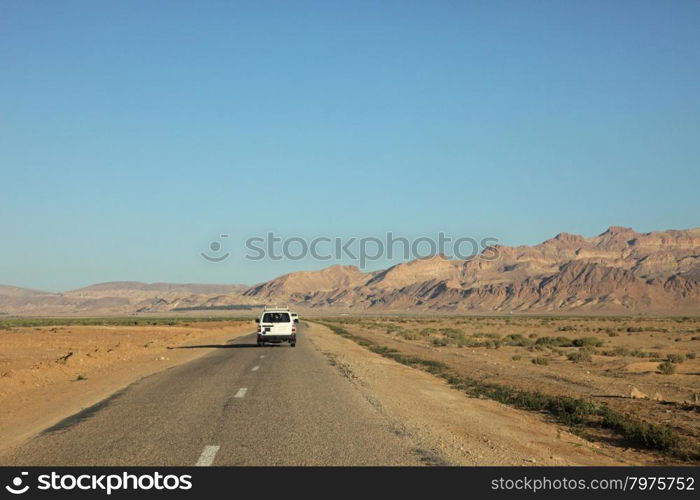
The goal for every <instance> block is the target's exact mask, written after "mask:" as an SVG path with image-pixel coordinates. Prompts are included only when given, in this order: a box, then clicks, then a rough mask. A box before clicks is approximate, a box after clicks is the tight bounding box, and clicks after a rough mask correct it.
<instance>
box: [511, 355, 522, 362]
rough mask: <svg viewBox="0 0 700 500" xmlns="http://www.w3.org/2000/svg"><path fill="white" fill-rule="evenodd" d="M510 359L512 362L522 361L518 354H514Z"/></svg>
mask: <svg viewBox="0 0 700 500" xmlns="http://www.w3.org/2000/svg"><path fill="white" fill-rule="evenodd" d="M510 359H512V360H513V361H520V360H521V359H522V356H521V355H519V354H514V355H513V356H512V357H511V358H510Z"/></svg>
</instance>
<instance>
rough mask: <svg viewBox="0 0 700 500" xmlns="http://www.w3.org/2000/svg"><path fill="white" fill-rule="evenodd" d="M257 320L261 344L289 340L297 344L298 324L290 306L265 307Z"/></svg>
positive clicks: (292, 343)
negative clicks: (290, 310)
mask: <svg viewBox="0 0 700 500" xmlns="http://www.w3.org/2000/svg"><path fill="white" fill-rule="evenodd" d="M297 321H298V320H297ZM255 322H256V323H258V345H259V346H261V345H264V344H265V342H273V343H276V344H280V343H282V342H289V345H291V346H292V347H295V346H296V345H297V325H296V322H295V320H294V318H292V314H291V313H290V312H289V308H288V307H265V309H264V310H263V312H262V314H261V315H260V317H259V318H257V319H256V320H255Z"/></svg>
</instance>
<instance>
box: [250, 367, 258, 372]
mask: <svg viewBox="0 0 700 500" xmlns="http://www.w3.org/2000/svg"><path fill="white" fill-rule="evenodd" d="M259 368H260V367H259V366H254V367H253V369H252V370H250V371H252V372H256V371H258V369H259Z"/></svg>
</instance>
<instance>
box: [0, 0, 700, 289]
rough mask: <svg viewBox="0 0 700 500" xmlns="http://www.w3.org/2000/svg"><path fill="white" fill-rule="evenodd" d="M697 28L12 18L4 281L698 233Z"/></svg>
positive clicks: (66, 14) (78, 12)
mask: <svg viewBox="0 0 700 500" xmlns="http://www.w3.org/2000/svg"><path fill="white" fill-rule="evenodd" d="M698 25H700V3H699V2H697V1H672V2H657V1H641V0H635V1H616V2H607V1H591V2H560V1H515V0H513V1H484V2H475V1H472V2H470V1H462V2H448V1H443V2H440V1H431V2H427V1H397V2H394V1H379V2H377V1H371V2H370V1H367V2H364V1H347V2H335V1H327V0H326V1H319V2H304V1H295V2H289V1H280V2H271V1H250V2H233V1H204V2H194V1H187V2H186V1H167V2H156V1H149V2H142V1H122V2H106V1H104V2H102V1H98V2H95V1H84V2H83V1H64V2H34V1H28V0H22V1H4V2H3V8H2V15H1V16H0V68H2V69H1V70H0V73H1V76H0V174H1V175H0V235H2V236H1V238H2V239H1V240H0V241H1V243H0V283H6V284H14V285H19V286H28V287H35V288H41V289H48V290H63V289H69V288H74V287H78V286H82V285H85V284H89V283H94V282H99V281H111V280H140V281H149V282H150V281H177V282H216V283H237V282H243V283H255V282H258V281H262V280H265V279H269V278H271V277H273V276H276V275H278V274H281V273H283V272H288V271H292V270H296V269H301V268H306V269H314V268H321V267H325V266H326V265H328V264H329V262H314V261H311V260H304V261H302V262H299V261H274V262H273V261H269V260H264V261H258V262H250V261H247V260H245V259H243V257H242V256H243V254H244V247H243V241H244V240H245V239H246V238H248V237H251V236H259V235H264V234H266V233H267V232H268V231H273V232H275V233H276V234H280V235H282V236H286V237H289V236H302V237H305V238H312V237H314V236H318V235H329V236H341V237H349V236H357V235H367V236H373V235H380V234H383V233H384V232H386V231H393V232H394V233H395V234H400V235H403V236H406V237H412V238H415V237H418V236H421V235H428V236H433V235H435V234H436V233H437V232H438V231H444V232H446V233H448V234H451V235H455V236H463V235H466V236H471V237H484V236H493V237H496V238H498V239H499V240H500V241H501V242H502V243H504V244H533V243H537V242H540V241H542V240H544V239H546V238H549V237H551V236H553V235H555V234H556V233H558V232H560V231H567V232H572V233H579V234H584V235H586V236H592V235H595V234H598V233H600V232H602V231H603V230H604V229H605V228H606V227H607V226H609V225H625V226H632V227H634V228H635V229H637V230H639V231H651V230H658V229H668V228H687V227H694V226H698V225H700V223H699V222H698V214H700V196H698V188H699V187H700V161H699V160H700V31H698V29H697V26H698ZM222 233H225V234H230V235H231V236H230V237H229V238H228V239H226V240H224V249H223V250H225V249H228V250H230V251H231V254H232V256H231V258H229V259H227V260H226V261H224V262H222V263H220V264H214V263H210V262H207V261H206V260H204V259H203V258H201V256H200V255H199V252H201V251H204V250H207V248H208V245H209V243H210V242H211V241H213V240H215V239H216V238H217V237H218V235H220V234H222ZM223 250H222V251H223ZM331 263H335V262H331ZM345 263H353V262H345ZM388 263H389V262H385V261H379V262H375V263H373V265H372V266H373V268H376V267H381V266H383V265H387V264H388ZM372 266H371V267H372Z"/></svg>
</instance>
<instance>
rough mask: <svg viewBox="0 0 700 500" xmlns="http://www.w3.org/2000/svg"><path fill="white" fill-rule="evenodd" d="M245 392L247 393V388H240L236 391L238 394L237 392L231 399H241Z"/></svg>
mask: <svg viewBox="0 0 700 500" xmlns="http://www.w3.org/2000/svg"><path fill="white" fill-rule="evenodd" d="M246 392H248V388H247V387H241V388H240V389H238V392H237V393H236V395H235V396H233V397H234V398H242V397H244V396H245V393H246Z"/></svg>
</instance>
